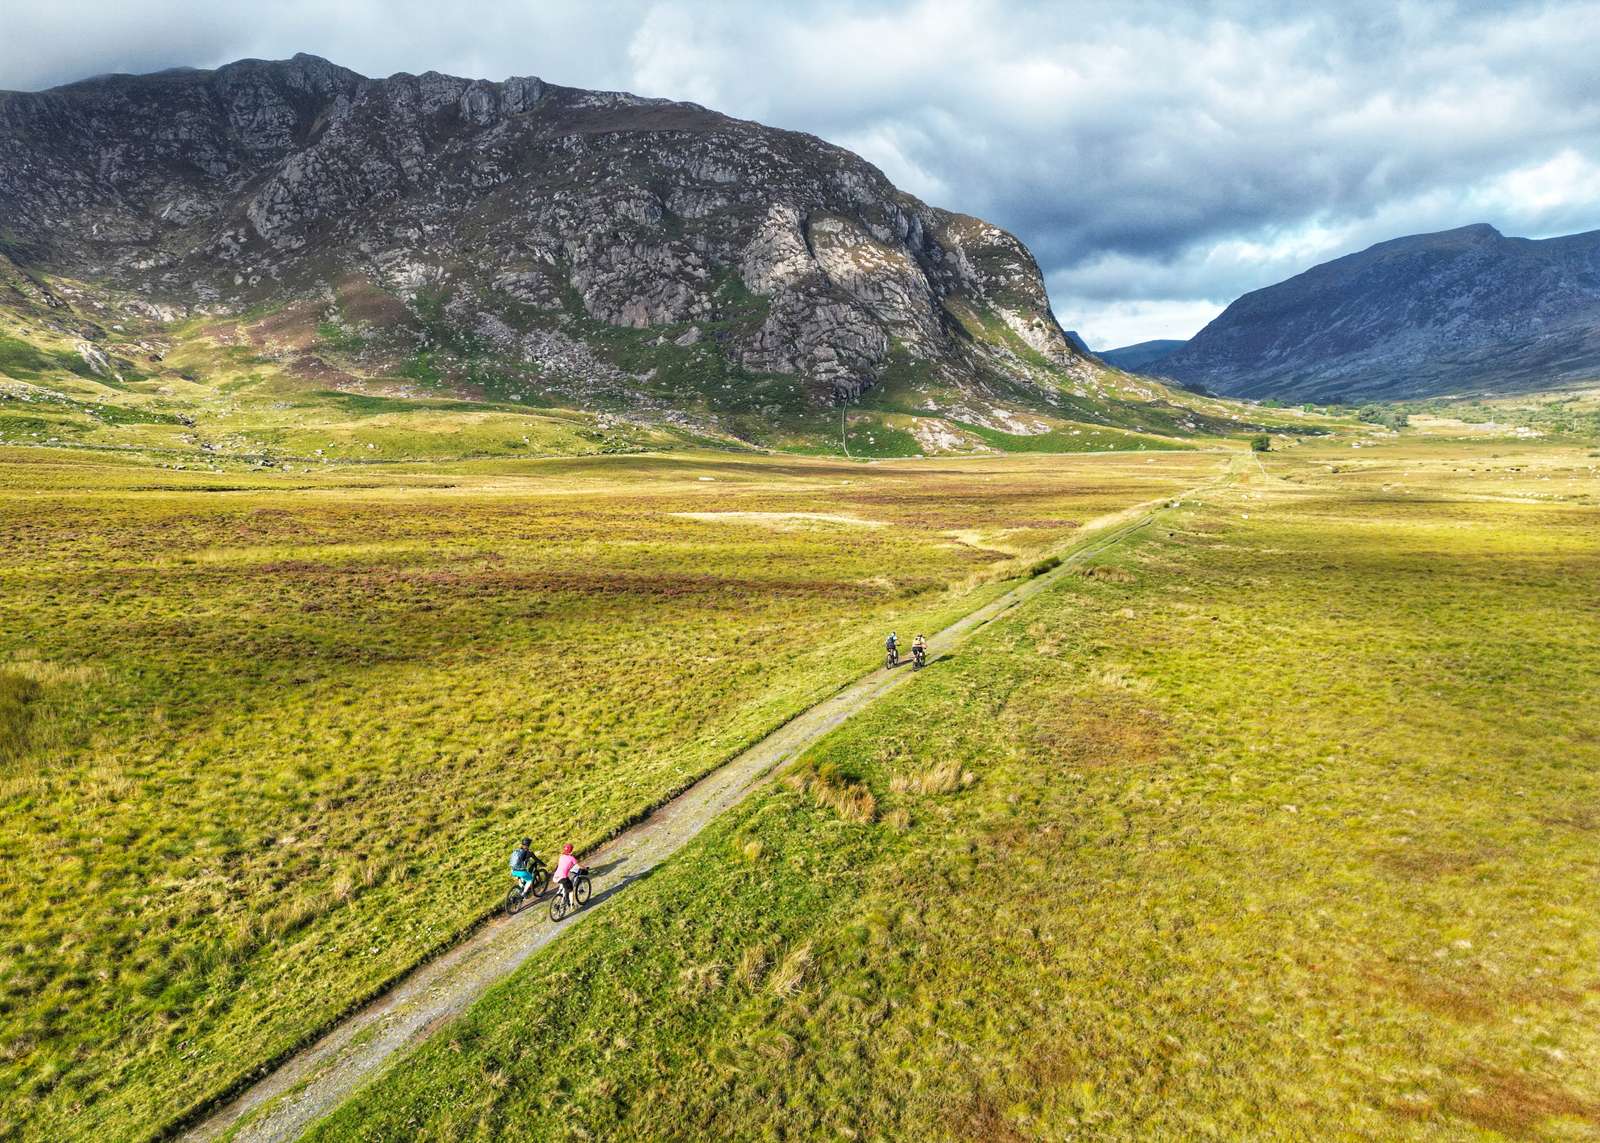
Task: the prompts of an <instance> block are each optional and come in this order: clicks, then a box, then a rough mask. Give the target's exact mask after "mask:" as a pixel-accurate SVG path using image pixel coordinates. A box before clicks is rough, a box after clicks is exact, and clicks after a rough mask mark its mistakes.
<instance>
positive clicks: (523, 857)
mask: <svg viewBox="0 0 1600 1143" xmlns="http://www.w3.org/2000/svg"><path fill="white" fill-rule="evenodd" d="M532 856H533V854H532V853H531V852H529V851H528V850H526V849H523V848H522V847H521V846H520V845H519V846H517V848H516V849H513V850H512V851H511V872H513V873H520V872H521V871H522V870H524V869H526V868H528V859H529V858H530V857H532Z"/></svg>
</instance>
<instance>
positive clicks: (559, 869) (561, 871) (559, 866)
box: [554, 853, 578, 881]
mask: <svg viewBox="0 0 1600 1143" xmlns="http://www.w3.org/2000/svg"><path fill="white" fill-rule="evenodd" d="M577 866H578V859H577V858H576V857H573V856H572V854H570V853H563V854H562V855H561V859H560V860H559V861H557V862H556V875H555V878H554V879H555V880H556V881H560V880H561V879H562V878H563V877H569V876H571V874H572V871H573V870H574V869H576V868H577Z"/></svg>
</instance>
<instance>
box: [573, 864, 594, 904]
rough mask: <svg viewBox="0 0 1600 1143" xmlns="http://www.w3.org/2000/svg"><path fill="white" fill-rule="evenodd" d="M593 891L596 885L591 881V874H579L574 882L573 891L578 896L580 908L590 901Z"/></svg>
mask: <svg viewBox="0 0 1600 1143" xmlns="http://www.w3.org/2000/svg"><path fill="white" fill-rule="evenodd" d="M593 892H594V886H593V885H591V884H590V883H589V875H588V874H587V873H580V874H578V877H577V879H576V880H575V881H573V883H572V893H573V896H575V897H577V899H578V905H579V907H580V908H581V907H582V906H584V905H587V904H588V903H589V895H590V894H591V893H593Z"/></svg>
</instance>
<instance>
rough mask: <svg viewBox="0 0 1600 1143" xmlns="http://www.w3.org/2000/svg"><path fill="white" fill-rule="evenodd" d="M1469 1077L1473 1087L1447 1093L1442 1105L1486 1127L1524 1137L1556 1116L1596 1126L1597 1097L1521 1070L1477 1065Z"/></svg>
mask: <svg viewBox="0 0 1600 1143" xmlns="http://www.w3.org/2000/svg"><path fill="white" fill-rule="evenodd" d="M1473 1080H1474V1081H1475V1082H1474V1084H1473V1089H1472V1090H1470V1091H1467V1092H1462V1093H1459V1094H1456V1095H1453V1096H1451V1097H1450V1098H1449V1099H1448V1100H1446V1102H1445V1108H1446V1110H1448V1111H1449V1112H1451V1113H1452V1114H1454V1115H1458V1116H1460V1117H1461V1118H1463V1119H1466V1120H1468V1121H1470V1122H1472V1123H1474V1124H1476V1125H1477V1126H1479V1127H1482V1128H1485V1129H1487V1130H1490V1131H1498V1132H1500V1133H1501V1134H1502V1135H1510V1136H1513V1137H1517V1138H1528V1137H1531V1136H1533V1135H1535V1134H1536V1133H1538V1129H1539V1128H1540V1127H1541V1126H1542V1125H1543V1124H1544V1122H1545V1121H1546V1120H1549V1119H1557V1118H1560V1119H1576V1120H1579V1121H1580V1122H1582V1123H1585V1124H1587V1125H1589V1126H1590V1127H1600V1100H1597V1099H1594V1098H1592V1097H1589V1096H1582V1095H1578V1094H1576V1093H1575V1092H1571V1091H1568V1090H1567V1089H1566V1088H1563V1087H1559V1086H1557V1085H1556V1084H1554V1083H1548V1082H1545V1081H1544V1080H1541V1079H1539V1078H1538V1077H1535V1076H1531V1075H1528V1074H1527V1073H1525V1072H1513V1071H1505V1070H1501V1069H1497V1068H1478V1069H1475V1074H1474V1075H1473Z"/></svg>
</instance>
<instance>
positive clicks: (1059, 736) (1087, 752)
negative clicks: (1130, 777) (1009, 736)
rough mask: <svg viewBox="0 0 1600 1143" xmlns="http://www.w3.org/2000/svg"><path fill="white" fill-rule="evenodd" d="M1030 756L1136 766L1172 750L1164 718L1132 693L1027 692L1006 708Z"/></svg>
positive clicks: (1069, 763)
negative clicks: (1019, 702)
mask: <svg viewBox="0 0 1600 1143" xmlns="http://www.w3.org/2000/svg"><path fill="white" fill-rule="evenodd" d="M1006 717H1007V718H1008V720H1009V721H1010V722H1011V723H1013V724H1014V725H1015V726H1016V727H1017V731H1018V732H1019V737H1020V738H1021V739H1022V741H1023V742H1024V743H1026V744H1027V749H1028V751H1029V753H1030V754H1034V755H1037V756H1040V757H1043V758H1047V759H1050V760H1051V761H1052V762H1053V763H1054V764H1055V765H1056V766H1059V767H1068V768H1070V767H1078V766H1137V765H1142V764H1144V763H1148V762H1154V761H1155V760H1156V759H1158V758H1160V757H1161V756H1162V755H1163V754H1164V753H1166V752H1167V751H1168V750H1170V749H1171V748H1172V744H1173V739H1172V732H1171V728H1170V726H1169V725H1168V723H1167V720H1166V719H1165V718H1163V717H1162V716H1161V715H1160V714H1159V713H1158V712H1156V711H1154V710H1152V709H1150V708H1149V707H1146V706H1142V705H1140V704H1139V703H1138V702H1136V701H1134V700H1133V699H1132V698H1131V697H1125V696H1121V695H1116V694H1111V693H1097V694H1095V695H1092V696H1085V695H1074V694H1056V695H1050V696H1048V697H1045V696H1038V695H1032V696H1029V697H1028V699H1027V701H1026V702H1024V703H1021V704H1016V703H1013V704H1011V705H1009V706H1008V707H1007V713H1006Z"/></svg>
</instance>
